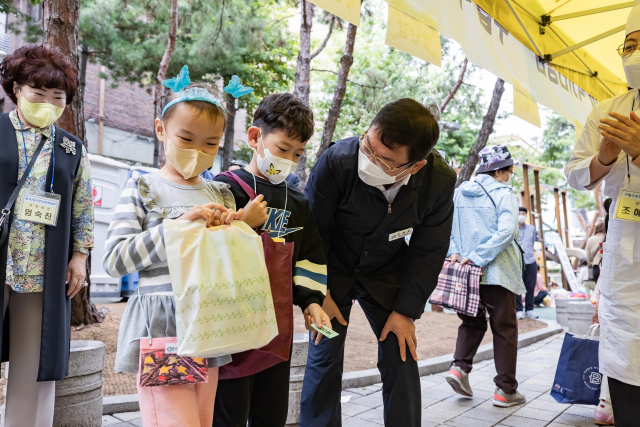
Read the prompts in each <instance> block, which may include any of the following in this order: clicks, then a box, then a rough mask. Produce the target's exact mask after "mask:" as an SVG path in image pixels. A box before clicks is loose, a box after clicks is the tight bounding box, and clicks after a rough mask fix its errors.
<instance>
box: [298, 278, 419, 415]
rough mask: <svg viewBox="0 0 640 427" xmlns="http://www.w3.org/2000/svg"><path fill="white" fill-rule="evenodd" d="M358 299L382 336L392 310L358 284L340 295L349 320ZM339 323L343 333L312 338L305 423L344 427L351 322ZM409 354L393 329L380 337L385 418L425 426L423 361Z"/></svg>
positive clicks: (304, 394)
mask: <svg viewBox="0 0 640 427" xmlns="http://www.w3.org/2000/svg"><path fill="white" fill-rule="evenodd" d="M354 299H356V300H357V301H358V303H359V304H360V306H361V307H362V311H364V314H365V316H366V317H367V320H368V321H369V324H370V325H371V329H373V332H374V333H375V335H376V337H378V338H380V333H381V332H382V329H383V328H384V325H385V323H386V322H387V319H388V317H389V315H390V314H391V311H390V310H387V309H386V308H384V307H382V306H381V305H380V304H379V303H378V302H377V301H376V300H375V299H374V298H373V297H372V296H371V295H370V294H369V292H367V290H366V289H365V288H364V287H363V286H362V285H361V284H359V283H358V284H357V285H356V286H354V287H353V288H351V290H350V291H349V293H348V294H347V295H346V296H345V297H344V298H342V299H341V300H339V301H336V304H337V305H338V308H339V309H340V312H341V313H342V315H343V316H344V318H345V320H346V321H347V322H348V321H349V315H350V313H351V306H352V304H353V300H354ZM331 324H332V327H333V329H334V330H335V331H336V332H338V333H339V334H340V335H338V336H337V337H335V338H333V339H327V338H323V339H322V341H320V344H318V345H317V346H316V345H315V344H314V343H313V342H312V341H310V342H309V357H308V359H307V368H306V371H305V375H304V383H303V386H302V397H301V404H300V424H299V425H300V427H340V426H341V425H342V415H341V407H340V391H341V390H342V369H343V361H344V343H345V339H346V337H347V327H346V326H342V325H341V324H340V323H338V322H337V321H336V319H333V320H332V321H331ZM406 350H407V360H406V362H403V361H402V359H400V347H399V345H398V338H397V337H396V335H395V334H393V333H390V334H389V335H388V336H387V339H385V340H384V341H382V342H380V341H378V369H379V370H380V374H381V376H382V399H383V402H384V422H385V426H389V427H399V426H402V427H419V426H420V425H421V421H420V417H421V402H422V401H421V395H420V375H419V373H418V363H417V362H416V361H415V360H413V357H411V354H410V353H409V349H408V348H407V349H406Z"/></svg>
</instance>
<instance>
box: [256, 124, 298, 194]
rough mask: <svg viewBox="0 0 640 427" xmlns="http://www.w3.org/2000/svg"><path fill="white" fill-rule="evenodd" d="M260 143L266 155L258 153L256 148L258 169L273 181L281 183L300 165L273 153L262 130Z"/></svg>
mask: <svg viewBox="0 0 640 427" xmlns="http://www.w3.org/2000/svg"><path fill="white" fill-rule="evenodd" d="M260 143H261V144H262V149H263V150H264V157H260V154H258V150H257V149H256V164H257V166H258V170H259V171H260V173H262V174H263V175H264V176H266V177H267V178H268V179H269V181H270V182H271V183H273V184H280V183H281V182H282V181H284V180H285V179H286V178H287V177H288V176H289V174H290V173H291V172H293V170H294V169H295V168H296V166H298V163H297V162H292V161H291V160H287V159H283V158H282V157H278V156H276V155H273V154H271V151H269V149H268V148H267V147H265V146H264V141H263V140H262V132H260Z"/></svg>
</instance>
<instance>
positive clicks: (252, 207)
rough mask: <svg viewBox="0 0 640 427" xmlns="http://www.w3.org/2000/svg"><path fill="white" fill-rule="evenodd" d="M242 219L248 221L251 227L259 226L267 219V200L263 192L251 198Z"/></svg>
mask: <svg viewBox="0 0 640 427" xmlns="http://www.w3.org/2000/svg"><path fill="white" fill-rule="evenodd" d="M242 221H244V222H246V223H247V225H249V227H251V228H256V227H259V226H261V225H262V224H264V223H265V222H266V221H267V202H265V201H264V196H263V195H262V194H260V195H258V197H256V198H255V199H253V200H251V201H250V202H249V203H247V206H245V207H244V214H243V215H242Z"/></svg>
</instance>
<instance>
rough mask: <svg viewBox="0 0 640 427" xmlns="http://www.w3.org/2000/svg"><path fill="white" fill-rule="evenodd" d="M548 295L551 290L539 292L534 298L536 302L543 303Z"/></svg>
mask: <svg viewBox="0 0 640 427" xmlns="http://www.w3.org/2000/svg"><path fill="white" fill-rule="evenodd" d="M547 295H549V292H547V291H540V292H538V295H536V296H535V298H534V299H533V303H534V304H542V301H544V298H545V297H546V296H547Z"/></svg>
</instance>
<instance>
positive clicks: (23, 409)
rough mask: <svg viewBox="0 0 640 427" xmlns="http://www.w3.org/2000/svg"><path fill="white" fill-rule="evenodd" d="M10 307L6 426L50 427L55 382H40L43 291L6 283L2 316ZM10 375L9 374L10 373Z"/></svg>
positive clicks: (6, 373) (6, 374)
mask: <svg viewBox="0 0 640 427" xmlns="http://www.w3.org/2000/svg"><path fill="white" fill-rule="evenodd" d="M7 306H9V307H10V310H9V316H10V326H11V332H10V335H11V342H10V351H9V365H7V366H9V368H10V369H8V370H9V372H5V376H7V380H8V381H7V395H6V396H5V399H6V404H5V423H4V425H5V427H51V425H52V424H53V406H54V400H55V384H56V383H55V381H45V382H37V378H38V368H39V365H40V334H41V330H42V292H32V293H18V292H14V291H13V290H12V289H11V288H10V287H9V286H7V285H5V286H4V307H3V308H2V315H3V316H4V313H5V312H6V310H7ZM9 374H10V375H9Z"/></svg>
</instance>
